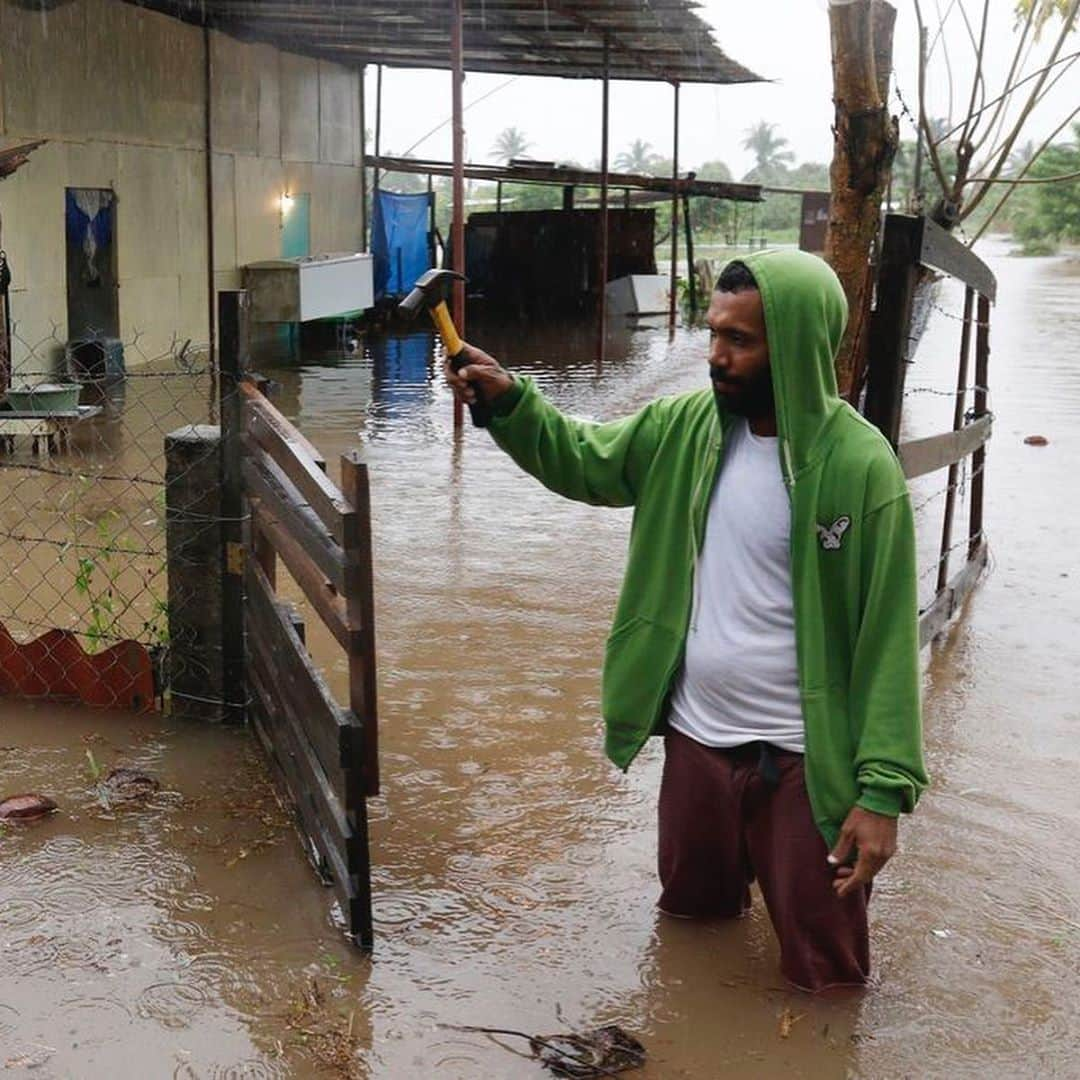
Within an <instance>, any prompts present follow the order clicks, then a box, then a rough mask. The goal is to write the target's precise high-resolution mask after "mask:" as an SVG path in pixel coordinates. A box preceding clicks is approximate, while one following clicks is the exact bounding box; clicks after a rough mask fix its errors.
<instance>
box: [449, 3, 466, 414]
mask: <svg viewBox="0 0 1080 1080" xmlns="http://www.w3.org/2000/svg"><path fill="white" fill-rule="evenodd" d="M464 53H465V45H464V0H453V8H452V14H451V24H450V79H451V83H452V86H451V104H452V111H453V128H454V137H453V144H454V180H453V193H454V194H453V203H454V206H453V217H452V219H451V224H450V244H451V247H452V248H453V251H452V255H453V266H452V269H453V270H455V271H456V272H457V273H459V274H464V273H465V121H464V116H463V113H464V109H463V107H462V100H461V99H462V92H463V87H464V83H465V59H464ZM453 316H454V325H455V326H456V327H457V332H458V333H459V334H460V335H461V336H462V337H464V336H465V283H464V282H463V281H455V282H454V302H453ZM463 413H464V410H463V409H462V407H461V402H460V401H459V400H458V399H457V398H456V397H455V398H454V430H455V431H460V430H461V427H462V423H463Z"/></svg>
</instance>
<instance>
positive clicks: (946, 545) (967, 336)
mask: <svg viewBox="0 0 1080 1080" xmlns="http://www.w3.org/2000/svg"><path fill="white" fill-rule="evenodd" d="M974 306H975V290H974V289H973V288H972V287H971V286H970V285H969V286H968V287H967V289H966V290H965V292H964V326H963V329H962V330H961V331H960V363H959V365H958V367H957V372H956V401H955V403H954V404H953V425H952V426H953V431H959V430H960V428H961V427H962V426H963V424H964V401H965V399H966V397H967V373H968V356H969V354H970V353H971V312H972V308H974ZM959 472H960V465H959V463H958V462H955V461H954V462H953V463H952V464H951V465H950V466H949V478H948V480H947V481H946V484H945V517H944V520H943V522H942V526H941V551H940V554H939V558H938V575H937V591H938V592H939V593H941V592H944V590H945V586H946V585H948V583H949V549H950V548H951V547H952V523H953V513H954V509H955V506H956V478H957V476H958V474H959Z"/></svg>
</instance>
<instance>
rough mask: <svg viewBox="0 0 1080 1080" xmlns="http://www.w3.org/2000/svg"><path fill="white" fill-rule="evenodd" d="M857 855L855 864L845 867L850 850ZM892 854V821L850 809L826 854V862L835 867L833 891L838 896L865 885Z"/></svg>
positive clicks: (894, 850)
mask: <svg viewBox="0 0 1080 1080" xmlns="http://www.w3.org/2000/svg"><path fill="white" fill-rule="evenodd" d="M853 848H854V849H855V850H856V851H857V852H858V859H857V860H856V862H855V865H854V866H853V867H852V866H847V865H845V864H846V863H847V861H848V859H849V858H850V857H851V852H852V849H853ZM895 853H896V818H894V817H888V816H886V815H885V814H875V813H874V812H873V811H872V810H864V809H863V808H862V807H861V806H854V807H852V809H851V812H850V813H849V814H848V816H847V817H846V818H845V819H844V824H843V825H842V826H841V828H840V838H839V839H838V840H837V841H836V846H835V847H834V848H833V849H832V851H831V852H830V853H829V862H830V864H831V865H833V866H838V867H839V869H838V870H837V871H836V880H835V881H834V882H833V888H834V889H835V890H836V895H837V896H838V897H845V896H847V894H848V893H849V892H851V891H852V890H853V889H857V888H859V887H860V886H863V885H869V884H870V882H871V881H873V880H874V876H875V875H876V874H877V873H878V871H879V870H880V869H881V868H882V867H883V866H884V865H885V864H886V863H887V862H888V861H889V860H890V859H891V858H892V857H893V855H894V854H895Z"/></svg>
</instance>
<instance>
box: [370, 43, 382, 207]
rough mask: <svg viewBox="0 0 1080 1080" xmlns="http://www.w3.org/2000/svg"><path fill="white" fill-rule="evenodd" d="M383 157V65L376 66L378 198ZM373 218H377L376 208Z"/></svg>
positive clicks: (374, 181) (374, 183)
mask: <svg viewBox="0 0 1080 1080" xmlns="http://www.w3.org/2000/svg"><path fill="white" fill-rule="evenodd" d="M380 157H382V64H377V65H376V66H375V161H376V165H375V171H374V174H373V175H372V181H371V187H372V189H373V190H374V192H375V195H376V197H378V194H379V166H378V160H379V158H380ZM371 216H372V217H374V216H375V211H374V208H373V209H372V214H371Z"/></svg>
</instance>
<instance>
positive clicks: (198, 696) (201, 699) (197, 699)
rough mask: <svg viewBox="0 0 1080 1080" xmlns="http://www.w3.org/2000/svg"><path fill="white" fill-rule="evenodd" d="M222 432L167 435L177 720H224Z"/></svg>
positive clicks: (171, 668)
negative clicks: (221, 532) (219, 480)
mask: <svg viewBox="0 0 1080 1080" xmlns="http://www.w3.org/2000/svg"><path fill="white" fill-rule="evenodd" d="M220 452H221V432H220V430H219V429H218V428H217V427H216V426H212V425H207V424H193V425H191V426H189V427H183V428H179V429H178V430H177V431H173V432H171V433H170V434H168V435H166V436H165V550H166V559H167V567H168V579H169V601H168V612H169V649H168V653H167V656H168V662H167V665H166V667H167V671H166V682H167V684H168V688H169V693H170V695H171V701H172V712H173V715H174V716H178V717H183V718H184V719H186V720H187V719H190V720H212V721H217V720H221V719H223V718H224V717H223V709H222V704H221V703H222V702H223V701H224V700H225V680H224V677H223V672H222V655H221V649H220V647H219V644H218V642H219V638H220V634H221V630H220V627H221V534H220V519H221V487H220V484H219V482H218V479H219V473H220V464H219V458H220Z"/></svg>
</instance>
